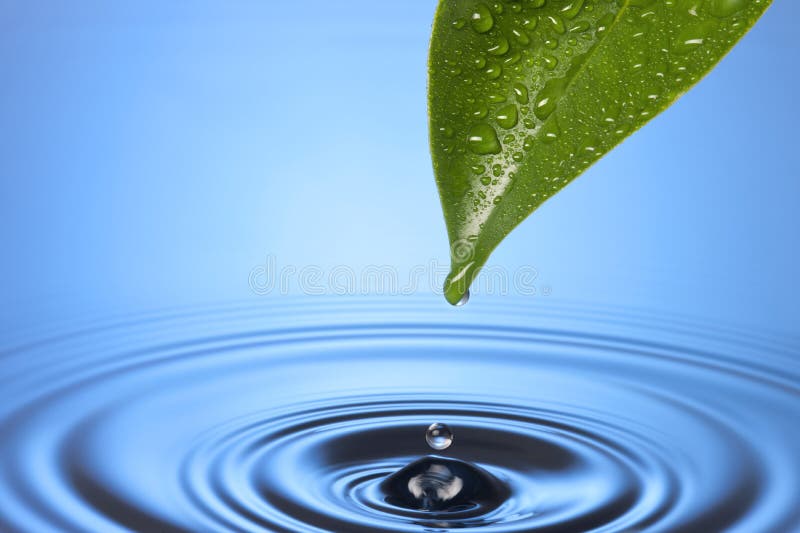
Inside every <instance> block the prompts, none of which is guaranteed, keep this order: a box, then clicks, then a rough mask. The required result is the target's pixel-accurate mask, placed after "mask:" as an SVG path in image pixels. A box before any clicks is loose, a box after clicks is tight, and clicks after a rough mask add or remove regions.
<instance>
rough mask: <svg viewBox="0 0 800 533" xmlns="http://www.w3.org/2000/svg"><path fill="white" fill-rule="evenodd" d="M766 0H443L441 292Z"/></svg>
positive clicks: (459, 292)
mask: <svg viewBox="0 0 800 533" xmlns="http://www.w3.org/2000/svg"><path fill="white" fill-rule="evenodd" d="M769 4H770V0H503V1H499V0H498V1H494V2H489V1H482V0H440V2H439V8H438V11H437V14H436V21H435V23H434V28H433V38H432V41H431V49H430V65H429V67H430V80H429V113H430V128H431V150H432V155H433V164H434V171H435V174H436V181H437V184H438V187H439V194H440V196H441V200H442V207H443V210H444V216H445V221H446V223H447V231H448V236H449V239H450V245H451V261H452V266H451V271H450V274H449V276H448V278H447V281H446V283H445V296H446V297H447V300H448V301H449V302H450V303H457V302H459V301H460V300H462V297H463V296H464V295H465V294H466V293H467V290H468V288H469V286H470V284H471V283H472V281H473V279H474V278H475V276H476V275H477V273H478V271H479V270H480V268H481V267H482V266H483V265H484V263H485V262H486V260H487V259H488V257H489V254H491V252H492V251H493V250H494V249H495V247H496V246H497V245H498V244H500V242H501V241H502V240H503V239H504V238H505V237H506V236H507V235H508V234H509V233H510V232H511V231H512V230H513V229H514V228H515V227H516V226H517V225H518V224H519V223H520V222H522V221H523V220H524V219H525V218H526V217H527V216H528V215H529V214H531V213H532V212H533V211H534V210H536V208H537V207H539V206H540V205H541V204H542V203H543V202H544V201H545V200H547V199H548V198H550V197H551V196H553V195H554V194H555V193H557V192H558V191H559V190H561V189H562V188H563V187H564V186H565V185H566V184H567V183H569V182H570V181H572V180H573V179H575V178H576V177H577V176H578V175H579V174H581V173H582V172H583V171H584V170H586V168H588V167H589V166H590V165H591V164H592V163H594V162H595V161H597V159H599V158H600V157H601V156H602V155H603V154H605V153H607V152H608V151H609V150H611V149H612V148H613V147H614V146H616V145H617V144H619V143H620V142H621V141H622V140H623V139H624V138H625V137H627V136H628V135H630V134H631V133H633V132H634V131H636V130H637V129H638V128H640V127H641V126H642V125H644V124H645V123H646V122H648V121H649V120H650V119H652V118H653V117H654V116H656V115H657V114H658V113H660V112H661V111H663V110H664V109H666V108H667V107H668V106H669V105H670V104H671V103H672V102H674V101H675V100H676V99H677V98H678V97H679V96H680V95H681V94H683V93H684V92H686V90H687V89H689V88H690V87H691V86H692V85H694V84H695V83H697V82H698V81H699V80H700V79H701V78H702V77H703V76H704V75H705V74H706V73H708V71H709V70H711V69H712V68H713V67H714V65H715V64H716V63H717V62H718V61H719V60H720V59H721V58H722V57H723V56H724V55H725V53H726V52H727V51H728V50H730V48H731V47H732V46H733V45H734V44H735V43H736V42H737V41H738V40H739V39H740V38H741V37H742V36H743V35H744V34H745V33H746V32H747V30H748V29H749V28H750V27H751V26H752V25H753V24H754V23H755V21H756V20H757V19H758V18H759V17H760V16H761V14H762V13H763V12H764V10H765V9H766V8H767V6H768V5H769ZM734 90H735V88H734ZM744 97H745V95H743V98H744Z"/></svg>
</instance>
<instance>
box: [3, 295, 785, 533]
mask: <svg viewBox="0 0 800 533" xmlns="http://www.w3.org/2000/svg"><path fill="white" fill-rule="evenodd" d="M79 322H80V323H76V324H72V325H70V326H68V327H61V328H52V330H51V331H42V332H39V333H37V334H35V335H34V334H27V333H23V332H17V333H14V334H11V333H9V335H7V336H6V340H5V341H4V342H3V347H2V351H1V352H0V400H1V401H0V531H9V532H16V531H25V532H28V531H31V532H37V533H38V532H48V531H59V532H65V531H102V532H114V531H132V530H133V531H159V532H171V531H261V530H263V531H299V532H306V531H307V532H317V531H338V532H353V533H357V532H360V531H409V532H411V531H446V530H455V529H475V530H479V531H484V530H485V531H496V532H500V531H503V532H505V531H509V532H510V531H564V532H570V531H576V532H578V531H597V532H611V531H682V532H693V531H697V532H708V531H743V532H745V531H748V532H752V531H776V532H788V531H797V530H800V508H798V505H797V501H798V498H799V497H800V479H799V478H798V476H797V472H800V456H799V455H798V453H797V449H798V447H799V446H800V401H799V400H800V364H798V354H799V353H800V350H799V349H798V342H797V339H792V338H787V337H785V336H780V335H773V334H769V335H768V334H761V333H756V332H752V331H747V330H743V329H735V328H725V327H720V326H715V325H712V324H707V323H698V322H696V321H689V320H686V319H682V318H680V317H668V316H657V315H652V314H646V313H641V312H638V313H634V312H629V311H624V310H619V309H598V308H585V307H576V306H566V305H557V304H548V305H546V306H544V305H541V304H533V303H521V302H519V301H505V302H500V303H494V304H492V303H489V302H485V301H483V302H477V301H476V302H474V303H472V304H470V305H469V306H466V307H465V308H462V309H457V310H456V309H451V308H450V307H449V306H446V305H445V304H444V303H442V302H441V301H440V300H439V299H425V298H410V299H396V300H393V301H387V300H377V299H365V298H362V299H353V300H348V299H340V300H335V299H334V300H326V299H311V300H308V299H305V300H291V299H290V300H280V301H278V300H275V301H273V302H270V303H269V304H266V303H265V302H261V303H259V304H258V305H253V304H248V305H237V306H227V307H219V308H196V309H190V310H177V311H171V312H162V313H156V314H150V315H139V316H132V317H125V318H121V319H115V320H111V319H107V320H102V321H95V322H90V321H79ZM433 422H445V423H447V424H448V425H449V426H450V427H451V428H452V429H453V431H454V433H455V436H456V439H455V441H454V442H453V445H452V446H450V447H449V448H447V449H445V450H442V451H436V452H433V451H432V450H431V449H430V448H429V447H428V445H427V443H426V439H425V431H426V428H428V426H429V425H430V424H431V423H433ZM429 453H436V454H437V455H438V456H441V457H443V458H445V459H457V460H460V461H467V462H469V463H471V464H473V465H475V466H477V467H478V468H480V469H481V471H485V472H487V473H489V474H491V476H493V477H494V478H496V479H497V480H499V481H500V482H501V483H502V486H503V487H507V488H508V493H507V494H505V495H504V496H503V497H502V498H501V499H500V501H498V502H497V505H486V506H483V507H481V508H479V509H461V510H458V509H456V510H453V511H452V512H450V513H448V512H444V513H443V512H429V511H424V510H419V509H411V508H408V507H404V506H402V505H398V504H397V501H395V500H392V499H391V498H387V495H386V492H385V491H384V490H382V488H381V483H382V482H383V481H384V480H385V479H386V478H387V476H389V475H391V474H393V473H394V472H396V471H398V470H399V469H401V468H403V467H404V466H406V465H408V464H409V463H412V462H413V461H415V460H417V459H419V458H421V457H424V456H425V455H427V454H429Z"/></svg>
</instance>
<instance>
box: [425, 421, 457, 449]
mask: <svg viewBox="0 0 800 533" xmlns="http://www.w3.org/2000/svg"><path fill="white" fill-rule="evenodd" d="M425 441H426V442H427V443H428V446H430V447H431V448H433V449H434V450H436V451H442V450H446V449H447V448H449V447H450V446H452V444H453V431H452V430H451V429H450V427H449V426H447V425H446V424H441V423H439V422H435V423H433V424H431V425H430V426H428V431H427V432H426V433H425Z"/></svg>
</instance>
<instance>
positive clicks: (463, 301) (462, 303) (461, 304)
mask: <svg viewBox="0 0 800 533" xmlns="http://www.w3.org/2000/svg"><path fill="white" fill-rule="evenodd" d="M468 303H469V290H467V292H465V293H464V296H462V297H461V299H460V300H459V301H458V303H456V307H464V306H465V305H467V304H468ZM445 427H447V426H445ZM428 434H430V428H428ZM450 435H451V436H450V444H452V443H453V438H452V433H451V434H450ZM428 444H431V441H430V440H428ZM450 444H448V445H447V446H445V447H444V448H436V447H435V446H434V445H433V444H431V448H433V449H434V450H439V449H441V450H444V449H445V448H447V447H448V446H450Z"/></svg>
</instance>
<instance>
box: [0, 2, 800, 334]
mask: <svg viewBox="0 0 800 533" xmlns="http://www.w3.org/2000/svg"><path fill="white" fill-rule="evenodd" d="M435 4H436V2H435V0H425V1H422V0H415V1H413V2H399V3H398V2H374V1H366V0H351V1H347V2H328V1H323V0H309V1H307V2H303V3H302V5H300V4H298V3H295V2H268V1H261V2H254V1H253V2H247V1H241V2H205V1H198V2H162V1H157V2H156V1H139V2H104V1H82V2H27V1H25V2H23V1H6V2H3V7H2V8H0V80H2V82H1V83H0V124H2V128H1V129H0V250H2V262H1V263H0V275H2V280H3V281H2V285H0V287H2V288H1V289H0V290H2V295H1V300H2V306H1V307H0V320H2V322H1V323H2V325H3V327H4V329H5V331H7V332H9V331H13V330H15V329H19V328H23V329H24V328H30V327H35V326H36V325H37V324H41V323H46V322H49V321H54V320H61V319H69V318H72V317H74V316H77V315H83V314H100V315H104V314H109V313H127V312H130V311H133V310H138V309H148V308H157V307H158V308H160V307H166V306H183V305H195V304H198V303H201V302H202V303H208V302H218V301H227V300H239V299H245V300H248V299H251V300H252V299H261V301H263V302H264V304H265V305H269V303H270V301H272V300H274V299H275V298H280V297H281V296H280V295H270V296H256V295H254V294H253V293H252V292H251V291H250V289H249V287H248V275H249V273H250V271H251V269H253V267H254V266H256V265H259V264H262V263H263V262H264V261H265V258H266V257H267V256H268V255H273V256H275V257H276V258H277V261H278V262H279V264H283V265H297V266H299V267H302V266H303V265H320V266H323V267H327V268H330V267H332V266H335V265H349V266H351V267H353V268H361V267H364V266H366V265H370V264H377V265H386V264H388V265H394V266H396V267H397V268H398V269H399V270H400V271H401V272H403V271H405V270H409V269H411V268H412V267H413V266H414V265H419V264H427V263H428V262H429V261H430V260H431V259H434V258H438V259H439V260H440V261H441V262H442V263H445V262H446V261H447V256H448V245H447V241H446V236H445V228H444V223H443V220H442V216H441V212H440V207H439V200H438V197H437V193H436V188H435V185H434V181H433V177H432V172H431V167H430V159H429V154H428V144H427V142H428V141H427V124H426V95H425V90H426V87H425V84H426V55H427V43H428V37H429V31H430V23H431V20H432V17H433V12H434V8H435ZM797 20H800V3H798V2H792V1H789V0H777V1H776V2H775V3H774V5H773V7H772V8H770V10H769V11H768V12H767V14H766V15H765V16H764V18H763V19H762V20H761V21H760V22H759V23H758V24H757V26H756V27H755V28H754V29H753V31H752V32H751V33H750V34H749V35H748V36H747V37H746V38H745V39H744V40H743V41H742V42H741V43H740V45H739V46H738V47H737V48H736V49H735V50H734V51H733V52H732V53H731V54H730V55H729V56H728V57H727V58H725V60H724V61H723V62H722V63H721V64H720V66H719V67H718V68H717V69H716V70H715V71H714V72H713V73H712V74H711V75H710V76H709V77H708V78H707V79H705V80H704V81H703V82H702V83H701V84H700V85H699V86H698V87H696V88H695V89H694V90H692V91H691V92H689V93H688V94H687V95H686V96H685V97H684V98H682V99H681V100H680V101H679V102H678V103H677V104H676V105H675V106H674V107H673V108H671V109H670V110H668V112H666V113H665V114H663V115H661V116H659V117H658V118H656V119H655V120H654V121H653V122H652V123H651V124H649V125H648V126H647V127H646V128H645V129H644V130H642V131H641V132H639V133H637V134H636V135H634V136H633V137H632V138H630V139H629V140H627V141H626V142H625V143H624V144H623V145H622V146H620V147H619V148H618V149H616V150H614V151H613V152H612V153H610V154H609V155H608V156H606V157H605V158H604V159H603V160H602V161H601V162H600V163H598V164H597V165H595V166H594V167H593V168H591V169H590V170H589V171H588V172H587V173H586V174H585V175H584V176H582V177H581V178H580V179H578V180H577V181H576V182H575V183H573V184H572V185H570V186H569V187H568V188H567V189H566V190H564V191H563V192H562V193H561V194H559V195H558V196H557V197H556V198H554V199H553V200H551V201H550V202H548V203H547V204H546V205H545V206H544V207H543V208H542V209H540V210H539V211H538V212H537V213H535V214H534V215H533V216H532V217H531V218H530V219H529V220H528V221H526V223H525V224H523V225H522V226H521V227H520V228H519V229H518V230H517V231H516V232H515V233H514V234H513V235H512V236H511V237H510V238H509V239H508V240H507V241H506V242H505V243H504V244H503V245H502V246H501V247H500V248H499V249H498V250H497V252H496V253H495V255H494V256H493V259H492V261H491V264H494V265H504V266H507V267H508V268H510V269H513V268H515V267H517V266H519V265H533V266H535V267H536V268H537V270H538V271H539V275H540V277H539V282H540V283H541V284H543V286H546V287H548V288H551V289H552V295H550V296H546V297H545V296H542V295H539V296H537V297H538V298H552V299H554V300H555V299H558V300H573V301H579V302H587V303H602V304H608V305H620V306H626V307H639V308H646V309H656V310H664V311H670V312H678V313H682V314H687V315H690V316H698V317H705V318H710V319H713V320H718V321H723V322H731V323H735V324H742V325H745V326H758V327H768V328H774V329H778V330H783V331H786V332H790V333H795V332H796V326H797V324H796V321H797V317H798V316H800V289H798V283H797V279H796V273H797V272H798V271H799V270H800V255H799V254H798V250H797V230H798V222H800V215H799V214H798V210H797V205H796V204H797V200H798V198H800V183H799V182H798V179H797V177H798V170H800V169H799V168H798V167H799V166H800V165H799V164H798V158H797V134H796V131H797V127H798V123H800V121H798V118H800V117H798V113H797V106H796V95H797V94H798V89H799V87H798V81H797V80H798V77H797V74H796V65H797V57H798V55H799V54H800V45H798V41H797V38H796V32H797V28H796V21H797ZM477 301H478V298H476V300H475V302H473V305H480V304H479V303H477ZM442 305H445V304H444V301H443V300H442Z"/></svg>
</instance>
